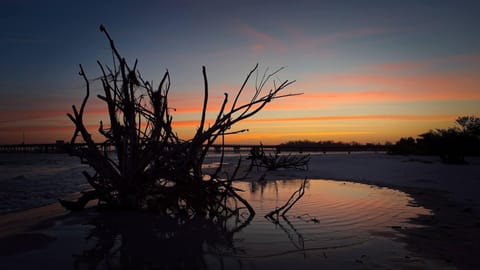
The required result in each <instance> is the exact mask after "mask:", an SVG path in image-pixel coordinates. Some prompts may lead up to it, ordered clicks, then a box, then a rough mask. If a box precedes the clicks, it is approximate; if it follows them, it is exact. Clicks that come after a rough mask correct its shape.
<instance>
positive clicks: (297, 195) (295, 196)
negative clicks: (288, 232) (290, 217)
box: [265, 178, 307, 223]
mask: <svg viewBox="0 0 480 270" xmlns="http://www.w3.org/2000/svg"><path fill="white" fill-rule="evenodd" d="M306 184H307V178H305V179H304V180H303V182H302V184H301V185H300V187H299V188H298V190H296V191H295V192H294V193H292V195H291V196H290V198H289V199H288V200H287V201H286V202H285V204H284V205H282V206H280V207H278V208H276V209H275V210H273V211H271V212H269V213H268V214H266V215H265V218H267V219H268V220H270V221H272V222H275V223H278V217H279V216H282V217H284V216H285V215H286V214H287V212H288V211H289V210H290V209H291V208H292V207H293V206H294V205H295V204H296V203H297V202H298V201H299V200H300V199H301V198H302V197H303V194H305V185H306Z"/></svg>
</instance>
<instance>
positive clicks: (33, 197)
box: [0, 153, 91, 214]
mask: <svg viewBox="0 0 480 270" xmlns="http://www.w3.org/2000/svg"><path fill="white" fill-rule="evenodd" d="M85 170H87V171H91V169H90V168H88V166H87V165H83V164H81V163H80V160H79V159H78V158H76V157H72V156H69V155H67V154H40V153H1V154H0V214H4V213H8V212H13V211H20V210H25V209H29V208H35V207H39V206H43V205H47V204H50V203H53V202H55V201H57V200H58V199H59V198H63V197H65V196H67V195H69V194H72V193H75V192H79V191H82V190H84V189H86V188H88V186H89V185H88V183H87V181H86V180H85V178H84V177H83V175H82V171H85Z"/></svg>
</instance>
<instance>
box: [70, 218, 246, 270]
mask: <svg viewBox="0 0 480 270" xmlns="http://www.w3.org/2000/svg"><path fill="white" fill-rule="evenodd" d="M90 224H91V225H93V228H92V230H91V231H90V234H89V235H88V237H87V240H88V241H89V242H90V243H92V244H93V245H91V246H90V247H88V248H86V249H85V250H84V251H83V252H82V253H81V254H78V255H75V262H74V268H75V269H97V268H102V269H103V268H106V269H208V268H209V263H207V261H206V260H205V256H206V255H209V256H208V257H209V258H215V259H218V260H219V263H220V265H223V258H224V257H229V258H232V256H230V255H233V254H238V253H243V251H242V250H238V249H236V248H235V247H234V245H233V234H234V231H238V230H239V229H238V228H239V227H242V226H243V227H244V226H245V225H243V224H240V225H238V226H237V224H235V226H236V227H235V228H233V229H232V228H229V226H227V222H221V223H215V222H213V221H212V220H208V219H203V218H196V219H189V220H181V219H179V218H169V217H165V216H158V215H152V214H150V213H134V212H121V213H119V212H117V213H112V212H107V213H102V214H99V215H97V216H95V217H94V218H93V219H92V220H91V221H90ZM222 269H223V267H222Z"/></svg>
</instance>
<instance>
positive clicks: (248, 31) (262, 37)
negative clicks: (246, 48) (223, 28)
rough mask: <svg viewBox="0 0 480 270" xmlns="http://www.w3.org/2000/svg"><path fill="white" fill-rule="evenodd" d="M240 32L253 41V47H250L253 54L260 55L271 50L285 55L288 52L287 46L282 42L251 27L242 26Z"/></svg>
mask: <svg viewBox="0 0 480 270" xmlns="http://www.w3.org/2000/svg"><path fill="white" fill-rule="evenodd" d="M240 31H241V32H242V33H243V34H244V35H246V36H247V37H249V38H250V39H252V41H253V45H251V46H250V49H251V50H252V52H253V53H258V52H260V51H263V50H265V49H267V50H269V49H271V50H273V51H275V52H279V53H285V52H286V51H287V46H286V45H285V44H284V43H283V42H282V41H281V40H279V39H277V38H275V37H273V36H271V35H269V34H267V33H264V32H261V31H260V30H258V29H255V28H253V27H252V26H250V25H247V24H244V25H242V26H241V28H240Z"/></svg>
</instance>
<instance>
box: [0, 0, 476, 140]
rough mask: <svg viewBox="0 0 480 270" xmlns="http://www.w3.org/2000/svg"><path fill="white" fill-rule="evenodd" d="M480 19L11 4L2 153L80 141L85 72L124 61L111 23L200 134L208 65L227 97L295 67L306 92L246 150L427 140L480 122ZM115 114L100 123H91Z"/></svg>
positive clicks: (309, 9)
mask: <svg viewBox="0 0 480 270" xmlns="http://www.w3.org/2000/svg"><path fill="white" fill-rule="evenodd" d="M478 14H480V2H478V1H41V2H40V1H28V0H21V1H10V0H7V1H5V0H3V1H1V2H0V57H1V59H2V61H1V62H0V113H1V115H2V116H1V118H0V143H16V142H18V141H19V138H20V137H21V134H22V133H26V134H27V136H26V137H27V140H28V141H30V142H49V141H53V140H55V139H68V138H69V136H70V133H71V132H72V130H73V128H72V125H71V124H70V123H69V122H68V119H67V118H66V117H65V113H66V112H68V111H69V110H70V106H71V104H72V103H79V102H80V100H81V98H82V95H83V88H82V87H83V83H82V80H81V78H80V77H79V76H78V64H82V65H83V66H84V67H85V69H86V72H87V74H88V75H89V76H90V77H92V78H93V77H96V76H98V75H99V70H98V68H97V66H96V62H95V61H96V60H97V59H98V60H101V61H103V62H105V63H109V62H110V59H111V54H110V51H109V49H108V44H107V42H106V39H105V37H104V36H103V35H102V34H101V33H100V31H98V28H99V25H100V24H104V25H105V26H106V27H107V29H108V30H109V32H110V34H111V35H112V37H113V38H114V39H115V41H116V43H117V46H118V48H119V49H120V51H121V52H122V53H123V54H124V55H125V56H126V57H127V59H129V60H130V61H131V62H133V61H134V59H135V58H138V59H139V61H140V70H141V71H142V73H143V75H144V77H145V78H147V79H149V80H154V81H158V80H159V79H160V78H161V75H162V74H163V72H164V71H165V70H166V69H167V68H168V69H169V70H170V72H171V74H172V82H173V89H172V102H174V103H176V105H175V106H176V107H178V108H179V110H178V111H177V114H176V115H174V119H176V120H177V121H178V122H179V125H178V126H179V130H180V133H183V134H185V136H186V137H188V135H189V134H190V133H189V130H194V129H195V126H194V124H191V125H190V126H189V125H188V124H187V123H191V122H192V121H195V120H196V119H197V118H198V116H197V114H198V109H199V106H200V104H198V105H195V104H196V102H198V100H201V94H202V89H201V87H202V81H201V79H202V77H201V67H202V65H205V66H207V71H208V74H209V79H210V84H211V85H212V95H213V96H217V97H221V96H222V95H223V92H224V91H228V92H233V91H235V89H236V88H237V87H238V86H239V85H240V84H241V82H242V80H243V77H244V76H245V75H246V73H248V71H249V69H250V68H251V67H253V66H254V65H255V64H256V63H260V65H261V67H262V68H267V67H270V68H271V69H275V68H277V67H280V66H286V67H287V68H286V70H285V71H283V72H282V73H281V75H280V77H281V79H289V80H297V83H296V84H294V85H293V86H292V87H291V89H290V90H289V91H291V92H297V91H299V92H304V93H305V94H304V96H303V97H301V98H292V99H291V100H288V101H281V102H279V103H278V104H276V105H275V104H272V106H270V107H269V108H267V110H266V111H265V112H263V113H261V114H260V115H258V116H257V117H256V119H257V120H258V121H257V122H255V121H252V122H249V123H245V126H248V127H250V130H251V132H250V134H248V135H247V136H244V137H238V138H235V139H232V140H234V141H238V142H255V141H259V140H262V141H265V142H281V141H285V140H290V139H313V140H324V139H329V140H343V141H352V140H357V141H374V142H384V141H386V140H395V139H398V138H399V137H400V136H415V135H418V134H419V133H420V132H422V131H427V130H428V129H431V128H437V127H438V128H441V127H446V126H449V125H452V124H453V121H454V119H455V117H456V116H458V115H463V114H477V115H478V114H479V112H480V109H479V108H480V106H479V105H480V86H479V83H480V79H478V78H477V77H479V76H477V75H476V74H480V72H479V71H480V70H479V69H480V30H479V27H478V25H480V17H479V16H478ZM98 91H100V89H98ZM214 101H215V99H214V100H213V102H214ZM89 106H90V108H91V109H92V111H95V112H96V111H98V110H95V109H97V108H98V107H99V106H101V104H100V103H99V102H97V101H95V102H93V101H92V103H91V104H90V105H89ZM87 110H88V107H87ZM196 112H197V113H196ZM102 117H103V116H102V115H101V112H98V115H95V114H94V113H92V117H91V120H90V121H91V124H92V125H95V124H96V123H97V122H98V119H100V118H102ZM328 117H330V118H328ZM262 119H263V120H262ZM268 119H270V120H271V121H270V120H268ZM279 119H280V120H282V121H280V120H279ZM182 121H183V122H182ZM180 123H184V125H181V124H180Z"/></svg>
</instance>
